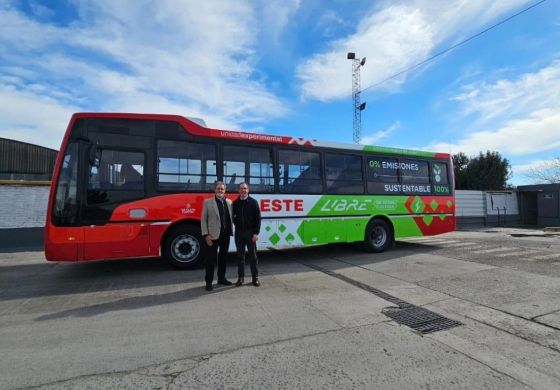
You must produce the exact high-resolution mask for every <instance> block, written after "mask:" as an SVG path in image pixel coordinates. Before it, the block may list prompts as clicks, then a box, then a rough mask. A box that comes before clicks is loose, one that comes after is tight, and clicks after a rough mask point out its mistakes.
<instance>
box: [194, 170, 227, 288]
mask: <svg viewBox="0 0 560 390" xmlns="http://www.w3.org/2000/svg"><path fill="white" fill-rule="evenodd" d="M225 194H226V185H225V184H224V183H223V182H221V181H219V182H216V189H215V196H214V197H212V198H210V199H206V200H205V201H204V205H203V206H202V217H201V221H200V228H201V231H202V236H203V237H204V239H205V241H206V277H205V280H206V291H212V280H213V279H214V267H215V265H216V259H217V260H218V284H223V285H225V286H230V285H231V284H232V283H231V282H230V281H229V280H227V279H226V261H227V253H228V249H229V238H230V236H231V235H232V234H233V228H232V223H231V221H232V220H233V216H232V203H231V200H229V199H227V198H226V196H225ZM218 249H219V254H218Z"/></svg>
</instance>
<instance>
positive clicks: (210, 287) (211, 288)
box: [205, 283, 214, 291]
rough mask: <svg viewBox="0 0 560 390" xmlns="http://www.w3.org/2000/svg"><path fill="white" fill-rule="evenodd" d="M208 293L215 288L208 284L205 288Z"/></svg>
mask: <svg viewBox="0 0 560 390" xmlns="http://www.w3.org/2000/svg"><path fill="white" fill-rule="evenodd" d="M205 289H206V291H212V290H213V289H214V288H213V287H212V283H206V287H205Z"/></svg>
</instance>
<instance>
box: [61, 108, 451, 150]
mask: <svg viewBox="0 0 560 390" xmlns="http://www.w3.org/2000/svg"><path fill="white" fill-rule="evenodd" d="M84 118H115V119H138V120H142V119H143V120H161V121H170V122H177V123H179V124H180V125H181V126H182V127H183V128H184V129H185V130H187V131H188V132H189V133H191V134H193V135H196V136H201V137H215V138H222V139H232V140H243V141H252V142H266V143H278V144H289V145H290V144H291V145H294V144H295V145H301V146H306V147H326V148H336V149H346V150H354V151H365V152H371V153H382V154H388V155H396V156H410V157H425V158H436V159H445V160H449V158H450V154H449V153H435V152H427V151H422V150H412V149H401V148H390V147H385V146H373V145H356V144H348V143H342V142H330V141H318V140H316V139H307V138H297V137H286V136H280V135H272V134H260V133H249V132H244V131H237V130H221V129H212V128H209V127H205V126H203V125H202V123H204V121H203V120H201V119H198V118H197V119H198V120H195V119H194V118H186V117H184V116H181V115H171V114H138V113H103V112H80V113H75V114H74V115H73V116H72V120H71V122H73V121H75V120H77V119H84ZM199 121H200V122H199Z"/></svg>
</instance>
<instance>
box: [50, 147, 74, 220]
mask: <svg viewBox="0 0 560 390" xmlns="http://www.w3.org/2000/svg"><path fill="white" fill-rule="evenodd" d="M77 183H78V144H77V143H71V144H69V145H68V148H67V149H66V154H65V155H64V158H63V160H62V168H61V170H60V176H59V178H58V184H57V186H56V195H55V201H54V208H53V223H54V225H55V226H72V225H74V224H76V218H77V215H78V213H77V203H76V194H77Z"/></svg>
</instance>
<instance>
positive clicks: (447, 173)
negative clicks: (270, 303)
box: [45, 113, 455, 268]
mask: <svg viewBox="0 0 560 390" xmlns="http://www.w3.org/2000/svg"><path fill="white" fill-rule="evenodd" d="M216 181H223V182H224V183H225V184H226V187H227V191H228V194H227V196H228V197H230V198H231V199H234V198H236V197H237V189H238V188H237V187H238V184H240V183H241V182H246V183H248V184H249V186H250V192H251V195H252V196H253V197H254V198H256V199H257V201H258V202H259V204H260V208H261V213H262V226H261V232H260V235H259V241H258V249H266V248H268V249H276V248H288V247H299V246H307V245H317V244H330V243H353V242H358V243H361V244H362V245H363V247H364V249H365V250H367V251H369V252H382V251H384V250H386V249H387V248H389V247H390V246H391V245H392V244H393V242H394V240H395V239H400V238H406V237H420V236H430V235H436V234H441V233H446V232H450V231H453V230H455V198H454V179H453V167H452V160H451V158H450V155H449V154H448V153H431V152H426V151H414V150H408V149H399V148H389V147H376V146H364V145H355V144H341V143H334V142H321V141H317V140H314V139H305V138H293V137H285V136H277V135H269V134H259V133H249V132H238V131H230V130H219V129H212V128H208V127H206V126H205V125H204V123H203V122H202V121H200V120H196V119H189V118H186V117H183V116H177V115H158V114H121V113H77V114H74V115H73V116H72V118H71V119H70V123H69V125H68V128H67V130H66V133H65V135H64V138H63V141H62V145H61V148H60V151H59V154H58V157H57V161H56V164H55V168H54V174H53V179H52V185H51V190H50V196H49V203H48V211H47V220H46V227H45V256H46V258H47V260H49V261H93V260H109V259H124V258H142V257H158V256H161V257H162V258H164V259H165V260H167V261H168V262H169V264H170V265H172V266H173V267H176V268H194V267H196V266H198V265H200V263H201V262H203V249H204V248H203V245H204V244H203V240H202V238H201V233H200V217H201V212H202V204H203V201H204V200H205V199H207V198H209V197H212V196H213V194H214V187H215V183H216ZM232 241H233V240H232ZM231 249H233V248H231Z"/></svg>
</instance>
